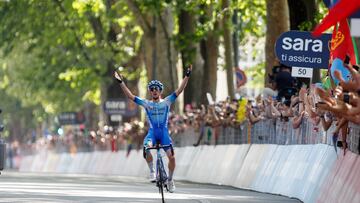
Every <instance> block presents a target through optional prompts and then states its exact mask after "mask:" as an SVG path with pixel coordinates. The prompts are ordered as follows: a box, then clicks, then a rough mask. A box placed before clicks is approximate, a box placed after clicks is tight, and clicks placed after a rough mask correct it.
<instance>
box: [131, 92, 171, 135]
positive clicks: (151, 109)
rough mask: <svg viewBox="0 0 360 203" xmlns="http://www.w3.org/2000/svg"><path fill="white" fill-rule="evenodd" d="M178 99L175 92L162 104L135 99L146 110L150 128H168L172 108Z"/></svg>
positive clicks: (161, 102) (162, 101)
mask: <svg viewBox="0 0 360 203" xmlns="http://www.w3.org/2000/svg"><path fill="white" fill-rule="evenodd" d="M176 98H177V96H176V93H175V92H173V93H172V94H170V95H169V96H167V97H166V98H165V99H164V100H161V101H160V102H153V101H150V100H146V99H141V98H139V97H135V99H134V102H135V103H136V104H138V105H140V106H142V107H144V108H145V111H146V116H147V120H148V123H149V126H150V128H167V126H168V119H169V112H170V106H171V104H172V103H174V101H175V100H176Z"/></svg>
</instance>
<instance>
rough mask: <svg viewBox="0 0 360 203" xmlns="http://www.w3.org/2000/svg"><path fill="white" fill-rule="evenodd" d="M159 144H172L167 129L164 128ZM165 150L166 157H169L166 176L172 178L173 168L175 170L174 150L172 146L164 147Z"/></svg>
mask: <svg viewBox="0 0 360 203" xmlns="http://www.w3.org/2000/svg"><path fill="white" fill-rule="evenodd" d="M161 144H162V145H170V144H172V140H171V137H170V135H169V132H168V130H164V132H163V136H162V139H161ZM165 152H166V155H167V157H168V159H169V164H168V167H169V177H168V179H169V180H172V177H173V174H174V170H175V156H174V153H173V152H174V151H173V149H172V148H170V147H167V148H166V149H165Z"/></svg>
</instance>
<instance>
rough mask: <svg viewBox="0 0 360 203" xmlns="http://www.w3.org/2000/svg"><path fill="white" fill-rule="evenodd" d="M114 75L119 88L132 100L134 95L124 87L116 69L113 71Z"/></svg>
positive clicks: (121, 77)
mask: <svg viewBox="0 0 360 203" xmlns="http://www.w3.org/2000/svg"><path fill="white" fill-rule="evenodd" d="M114 77H115V78H116V80H118V81H119V83H120V87H121V89H122V90H123V91H124V93H125V95H126V96H127V97H128V98H129V99H130V100H131V101H134V99H135V95H134V94H133V93H132V92H131V91H130V90H129V88H127V87H126V85H125V83H124V82H123V78H124V77H123V76H122V75H120V74H118V73H117V72H116V71H115V73H114Z"/></svg>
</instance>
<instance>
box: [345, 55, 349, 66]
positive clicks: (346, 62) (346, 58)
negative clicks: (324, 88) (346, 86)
mask: <svg viewBox="0 0 360 203" xmlns="http://www.w3.org/2000/svg"><path fill="white" fill-rule="evenodd" d="M349 62H350V57H349V56H348V55H346V57H345V60H344V64H346V65H349Z"/></svg>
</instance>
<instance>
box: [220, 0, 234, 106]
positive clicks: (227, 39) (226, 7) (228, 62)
mask: <svg viewBox="0 0 360 203" xmlns="http://www.w3.org/2000/svg"><path fill="white" fill-rule="evenodd" d="M222 9H223V12H224V17H223V24H222V25H223V29H224V47H225V68H226V79H227V86H228V94H229V96H230V98H231V99H232V98H234V95H235V92H234V71H233V58H232V40H231V29H230V28H231V27H230V25H231V13H230V1H229V0H223V1H222Z"/></svg>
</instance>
